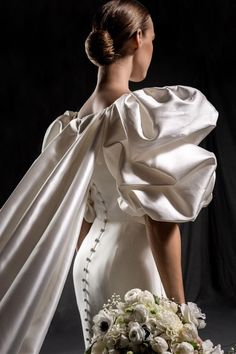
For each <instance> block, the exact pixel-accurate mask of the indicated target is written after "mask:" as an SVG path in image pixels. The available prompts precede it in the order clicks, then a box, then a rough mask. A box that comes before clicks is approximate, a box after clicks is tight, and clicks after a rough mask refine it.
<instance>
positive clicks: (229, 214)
mask: <svg viewBox="0 0 236 354" xmlns="http://www.w3.org/2000/svg"><path fill="white" fill-rule="evenodd" d="M101 3H102V2H101V1H93V0H87V1H78V0H77V1H75V0H71V1H56V0H40V1H39V0H37V1H29V0H26V1H19V0H18V1H17V0H15V1H14V0H8V1H2V2H1V5H0V6H1V8H0V23H1V29H0V31H1V32H0V35H1V55H0V68H1V73H0V74H1V75H0V76H1V78H0V94H1V135H0V152H1V196H0V198H1V200H0V203H1V205H2V204H3V203H4V201H5V200H6V199H7V197H8V196H9V195H10V193H11V192H12V191H13V189H14V188H15V186H16V185H17V183H18V182H19V181H20V179H21V178H22V177H23V175H24V174H25V172H26V170H27V169H28V168H29V167H30V165H31V164H32V163H33V161H34V159H35V158H36V157H37V156H38V155H39V154H40V150H41V144H42V140H43V136H44V133H45V131H46V128H47V127H48V125H49V124H50V122H51V121H52V120H54V119H55V118H56V117H57V116H58V115H60V114H62V113H63V112H64V111H66V110H67V109H70V110H78V109H79V108H80V107H81V105H82V104H83V103H84V101H85V100H86V99H87V98H88V97H89V95H90V94H91V93H92V91H93V89H94V87H95V84H96V72H97V69H96V67H95V66H93V64H91V63H90V62H89V61H88V59H87V57H86V55H85V52H84V41H85V39H86V36H87V35H88V33H89V32H90V27H91V20H92V15H93V13H94V12H95V10H96V8H97V7H98V6H99V5H100V4H101ZM142 3H143V4H144V5H146V6H147V7H148V8H149V10H150V13H151V15H152V19H153V22H154V26H155V32H156V39H155V42H154V56H153V61H152V64H151V66H150V69H149V73H148V76H147V78H146V79H145V80H144V81H143V82H142V83H139V84H131V89H138V88H142V87H147V86H164V85H176V84H182V85H189V86H193V87H196V88H198V89H200V90H201V91H202V92H203V93H204V94H205V95H206V97H207V98H208V100H209V101H210V102H211V103H212V104H213V105H214V106H215V107H216V109H217V110H218V112H219V120H218V125H217V128H216V129H215V130H214V131H213V132H212V133H211V134H210V135H209V136H208V137H207V138H206V139H205V140H204V142H203V143H202V144H201V146H203V147H205V148H207V149H209V150H211V151H213V152H214V153H215V154H216V157H217V160H218V168H217V181H216V186H215V190H214V198H213V201H212V202H211V204H210V205H209V207H208V208H206V209H204V210H202V212H201V213H200V215H199V217H198V218H197V220H196V221H195V222H194V223H186V224H184V225H181V230H182V240H183V272H184V284H185V291H186V298H187V300H188V301H196V302H198V303H199V304H201V303H204V301H207V300H209V301H213V299H219V298H222V299H223V300H222V301H223V302H224V303H227V304H229V305H232V306H235V304H236V158H235V153H236V146H235V145H236V139H235V135H236V97H235V96H236V90H235V85H236V75H235V71H236V69H235V67H236V54H235V47H236V2H235V1H234V0H221V1H220V0H216V1H210V0H207V1H194V0H176V1H173V0H146V1H145V0H143V1H142ZM71 277H72V275H71V272H70V275H69V277H68V280H67V283H66V286H65V288H64V291H63V295H62V297H61V300H60V304H59V307H58V309H57V312H56V314H55V317H54V320H53V322H52V326H51V328H50V332H51V331H52V332H53V331H62V332H63V331H64V332H65V331H68V332H70V333H78V336H80V338H81V335H80V329H79V318H78V310H77V308H76V304H75V298H74V290H73V284H72V279H71ZM235 327H236V325H235Z"/></svg>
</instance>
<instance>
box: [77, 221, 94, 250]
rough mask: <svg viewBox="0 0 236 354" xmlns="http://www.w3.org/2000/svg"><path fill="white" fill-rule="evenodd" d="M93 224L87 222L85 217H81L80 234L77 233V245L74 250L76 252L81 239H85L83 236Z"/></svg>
mask: <svg viewBox="0 0 236 354" xmlns="http://www.w3.org/2000/svg"><path fill="white" fill-rule="evenodd" d="M92 225H93V224H92V223H90V222H87V221H86V220H85V219H83V222H82V226H81V229H80V234H79V238H78V242H77V245H76V251H77V252H78V250H79V248H80V246H81V244H82V242H83V240H84V239H85V236H86V235H87V234H88V232H89V230H90V228H91V226H92Z"/></svg>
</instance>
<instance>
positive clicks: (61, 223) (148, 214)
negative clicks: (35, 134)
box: [0, 0, 218, 354]
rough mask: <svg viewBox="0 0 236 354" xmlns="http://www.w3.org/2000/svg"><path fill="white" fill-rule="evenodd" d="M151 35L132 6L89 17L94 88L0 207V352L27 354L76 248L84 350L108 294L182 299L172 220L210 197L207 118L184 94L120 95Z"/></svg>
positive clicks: (125, 3)
mask: <svg viewBox="0 0 236 354" xmlns="http://www.w3.org/2000/svg"><path fill="white" fill-rule="evenodd" d="M153 39H154V29H153V24H152V20H151V17H150V15H149V14H148V12H147V10H146V9H145V8H144V7H143V6H142V5H141V4H139V3H138V2H136V1H134V0H118V1H111V2H108V3H107V4H106V5H104V6H103V7H102V8H101V10H100V11H98V13H97V15H96V17H95V20H94V28H93V31H92V32H91V34H90V35H89V37H88V39H87V41H86V50H87V53H88V55H89V58H90V59H91V60H92V61H93V62H95V63H96V64H97V65H98V66H99V70H98V83H97V86H96V88H95V91H94V93H93V94H92V96H91V97H90V98H89V100H88V101H87V102H86V103H85V105H84V106H83V107H82V109H81V110H80V112H71V111H67V112H65V114H63V115H62V116H60V117H58V118H56V119H55V120H54V121H53V122H52V123H51V124H50V126H49V127H48V129H47V131H46V134H45V137H44V141H43V148H42V153H41V154H40V156H39V157H38V158H37V159H36V160H35V162H34V163H33V164H32V166H31V167H30V169H29V170H28V172H27V173H26V174H25V176H24V177H23V179H22V180H21V181H20V183H19V184H18V186H17V187H16V188H15V190H14V192H13V193H12V194H11V196H10V197H9V199H8V200H7V201H6V203H5V204H4V206H3V208H2V210H1V213H0V284H1V288H0V300H1V302H0V319H1V320H0V333H1V336H0V352H1V353H18V354H26V353H39V351H40V348H41V345H42V343H43V340H44V338H45V336H46V333H47V330H48V328H49V325H50V322H51V320H52V317H53V314H54V312H55V310H56V307H57V304H58V302H59V299H60V296H61V293H62V290H63V286H64V283H65V280H66V277H67V275H68V271H69V268H70V265H71V262H72V259H73V256H74V253H75V248H76V245H77V250H78V253H77V255H76V259H75V263H74V268H73V276H74V284H75V291H76V296H77V302H78V307H79V310H80V313H81V320H82V325H83V331H84V337H85V344H86V346H87V345H88V344H89V341H90V337H91V320H92V316H93V314H95V313H96V312H97V311H98V310H99V309H100V307H101V306H102V304H103V303H104V302H106V300H107V297H108V296H110V295H111V294H112V293H113V292H116V293H119V294H120V295H123V293H124V292H125V291H127V290H128V289H131V288H133V287H141V288H146V289H149V290H151V291H153V292H155V293H157V294H159V295H161V294H163V295H165V294H166V295H167V296H168V297H174V298H175V300H176V301H177V302H180V303H182V302H185V297H184V291H183V281H182V272H181V254H180V246H181V245H180V234H179V228H178V225H177V223H179V222H185V221H189V220H192V221H193V220H195V218H196V217H197V215H198V213H199V212H200V210H201V208H203V207H205V206H207V205H208V204H209V202H210V201H211V198H212V190H213V187H214V181H215V168H216V159H215V156H214V154H213V153H211V152H208V151H206V150H204V149H202V148H200V147H198V146H197V145H198V144H199V142H200V141H201V140H202V139H203V138H204V137H205V136H206V135H207V134H208V133H209V132H210V131H211V130H212V129H213V128H214V126H215V124H216V120H217V116H218V112H217V111H216V109H215V108H214V107H213V106H212V105H211V103H210V102H209V101H208V100H207V99H206V97H205V96H204V95H203V94H202V93H201V92H200V91H199V90H197V89H195V88H193V87H188V86H180V85H176V86H165V87H154V88H146V89H143V90H138V91H135V92H130V90H129V87H128V82H129V81H130V80H133V81H141V80H143V79H144V77H145V76H146V73H147V70H148V66H149V64H150V61H151V57H152V41H153ZM83 217H84V221H83ZM79 234H80V236H79V240H78V235H79ZM159 274H160V276H159ZM164 289H165V290H164ZM85 315H86V316H85Z"/></svg>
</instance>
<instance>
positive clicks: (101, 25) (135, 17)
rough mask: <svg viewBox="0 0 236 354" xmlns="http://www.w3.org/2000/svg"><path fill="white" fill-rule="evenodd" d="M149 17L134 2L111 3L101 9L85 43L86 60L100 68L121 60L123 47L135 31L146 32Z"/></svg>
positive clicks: (140, 6)
mask: <svg viewBox="0 0 236 354" xmlns="http://www.w3.org/2000/svg"><path fill="white" fill-rule="evenodd" d="M149 16H150V15H149V12H148V10H147V9H146V8H145V7H144V6H143V5H142V4H140V2H138V1H136V0H111V1H109V2H107V3H106V4H104V5H103V6H101V8H100V9H99V10H98V11H97V13H96V14H95V16H94V19H93V23H92V31H91V32H90V34H89V36H88V38H87V39H86V41H85V51H86V54H87V56H88V58H89V59H90V60H91V62H92V63H94V64H95V65H97V66H103V65H108V64H111V63H113V62H114V61H115V60H116V59H118V58H120V57H122V56H123V55H124V54H125V53H124V44H125V43H126V41H127V40H128V39H130V38H131V37H132V36H133V35H134V34H135V33H136V32H137V31H138V29H141V30H142V31H143V32H145V30H146V29H147V27H148V20H149Z"/></svg>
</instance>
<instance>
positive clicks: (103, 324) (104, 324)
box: [100, 321, 109, 332]
mask: <svg viewBox="0 0 236 354" xmlns="http://www.w3.org/2000/svg"><path fill="white" fill-rule="evenodd" d="M108 328H109V325H108V323H107V322H106V321H102V322H101V323H100V329H101V331H102V332H106V331H107V330H108Z"/></svg>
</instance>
